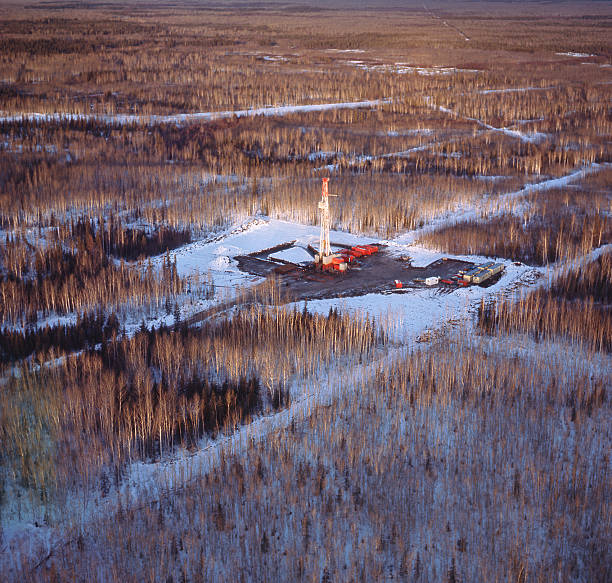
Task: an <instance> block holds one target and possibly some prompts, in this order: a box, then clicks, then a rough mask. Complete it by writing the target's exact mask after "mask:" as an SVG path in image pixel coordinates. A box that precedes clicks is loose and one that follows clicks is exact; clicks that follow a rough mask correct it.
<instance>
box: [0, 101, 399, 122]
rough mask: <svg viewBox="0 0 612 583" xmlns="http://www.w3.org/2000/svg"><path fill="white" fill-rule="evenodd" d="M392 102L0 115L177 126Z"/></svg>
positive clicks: (21, 118) (8, 118) (5, 117)
mask: <svg viewBox="0 0 612 583" xmlns="http://www.w3.org/2000/svg"><path fill="white" fill-rule="evenodd" d="M390 102H391V100H389V99H374V100H368V101H347V102H342V103H320V104H312V105H280V106H274V107H257V108H252V109H238V110H234V111H209V112H199V113H180V114H173V115H129V114H114V115H113V114H96V113H92V114H85V113H17V114H6V113H0V121H7V122H13V121H16V122H23V121H36V122H39V123H50V122H61V121H85V122H87V121H96V122H101V123H106V124H109V125H128V124H145V125H156V124H177V125H180V124H182V123H186V122H196V121H200V122H210V121H215V120H219V119H227V118H233V117H253V116H258V115H263V116H283V115H291V114H293V113H312V112H318V111H331V110H334V109H360V108H370V107H377V106H379V105H383V104H385V103H390Z"/></svg>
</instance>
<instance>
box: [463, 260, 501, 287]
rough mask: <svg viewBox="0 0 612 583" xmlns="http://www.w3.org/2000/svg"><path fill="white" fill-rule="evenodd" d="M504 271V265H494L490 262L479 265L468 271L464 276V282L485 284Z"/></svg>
mask: <svg viewBox="0 0 612 583" xmlns="http://www.w3.org/2000/svg"><path fill="white" fill-rule="evenodd" d="M503 270H504V264H503V263H494V262H493V261H489V262H487V263H482V264H480V265H477V266H476V267H474V268H472V269H470V270H469V271H466V272H465V273H464V274H463V281H467V282H469V283H475V284H479V283H483V282H484V281H487V280H488V279H490V278H491V277H493V276H494V275H497V274H498V273H501V272H502V271H503Z"/></svg>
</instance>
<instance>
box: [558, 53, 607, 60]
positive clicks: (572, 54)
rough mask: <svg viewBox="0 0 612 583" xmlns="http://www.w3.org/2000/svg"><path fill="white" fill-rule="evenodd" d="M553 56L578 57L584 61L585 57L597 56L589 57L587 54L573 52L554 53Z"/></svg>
mask: <svg viewBox="0 0 612 583" xmlns="http://www.w3.org/2000/svg"><path fill="white" fill-rule="evenodd" d="M555 55H559V56H561V57H580V58H581V59H584V58H586V57H596V56H597V55H590V54H589V53H573V52H569V53H555Z"/></svg>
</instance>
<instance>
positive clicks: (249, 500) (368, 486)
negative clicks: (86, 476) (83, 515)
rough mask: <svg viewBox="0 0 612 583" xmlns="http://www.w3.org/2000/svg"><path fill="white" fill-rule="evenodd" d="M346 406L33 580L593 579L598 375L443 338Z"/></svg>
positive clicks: (599, 465) (139, 513)
mask: <svg viewBox="0 0 612 583" xmlns="http://www.w3.org/2000/svg"><path fill="white" fill-rule="evenodd" d="M357 394H358V397H357V395H356V394H354V393H352V392H350V393H348V394H344V395H341V396H340V397H339V400H338V402H336V403H334V404H333V405H332V406H331V407H319V408H317V410H316V411H315V412H314V414H313V415H312V416H310V417H309V418H308V419H305V420H304V421H298V422H296V423H294V424H292V425H291V426H290V427H289V428H287V429H286V430H283V431H281V432H279V433H278V434H275V435H270V436H268V438H267V439H266V440H265V441H264V442H262V443H261V444H258V445H253V446H251V447H249V448H248V449H247V451H246V452H241V453H240V454H236V455H232V454H229V453H228V454H227V455H223V456H221V457H220V459H219V462H218V463H217V464H215V466H214V467H213V468H212V469H211V470H210V472H209V473H207V474H206V475H205V476H203V477H200V478H197V479H194V480H192V481H190V482H189V483H188V484H187V486H186V487H185V488H182V489H180V490H178V491H177V490H169V491H167V492H165V493H163V494H162V495H161V496H160V497H159V498H158V499H156V500H155V502H153V503H151V502H149V501H147V503H146V504H143V505H142V507H140V508H137V509H132V510H125V509H120V510H119V511H118V512H117V513H116V514H113V515H112V516H110V517H108V518H106V517H105V518H102V519H101V520H99V521H98V520H96V521H95V523H94V524H95V527H94V528H92V527H89V528H86V529H84V530H83V531H82V532H81V533H80V534H75V536H74V537H73V538H72V540H71V541H70V542H69V543H68V544H67V545H65V546H61V547H59V548H57V549H56V550H55V551H54V553H53V556H52V558H51V560H50V561H49V562H47V563H45V564H43V565H41V566H40V567H38V568H36V569H35V570H34V571H33V577H34V578H35V579H39V580H46V579H47V578H48V577H50V575H51V573H53V574H55V575H56V576H58V577H60V578H62V577H64V578H70V577H73V576H77V574H78V573H81V572H83V570H85V571H86V572H88V573H95V575H92V577H93V578H94V579H96V580H102V579H105V580H111V581H120V580H133V577H134V573H142V572H143V570H144V569H146V570H147V573H148V576H149V577H150V578H151V579H152V580H169V579H170V578H172V579H173V580H180V579H181V578H183V579H185V580H188V581H207V580H223V581H230V580H232V581H239V580H241V579H242V578H244V579H249V578H253V579H257V580H262V581H263V580H279V579H280V580H316V581H319V580H330V581H338V580H360V581H380V580H384V579H391V578H393V579H403V578H404V579H407V580H411V581H417V582H425V581H448V582H450V581H494V580H496V579H498V580H506V579H508V578H509V579H510V580H512V581H536V582H545V581H550V580H551V579H554V578H556V577H557V575H558V573H559V572H562V573H563V574H564V576H565V577H566V578H567V580H573V581H601V582H603V581H605V580H606V579H607V578H609V575H610V552H609V545H607V542H606V541H607V537H608V533H609V529H610V526H611V525H610V513H609V511H608V509H607V496H608V489H609V488H608V480H607V471H606V467H607V463H608V461H607V460H608V456H609V449H610V437H609V435H607V433H606V427H607V423H608V421H609V417H610V399H609V394H608V393H607V391H606V386H605V381H604V380H603V379H602V378H601V377H600V376H595V377H594V376H593V375H591V374H585V373H582V374H575V375H574V374H572V375H571V376H569V377H568V376H567V375H566V374H565V373H564V371H563V370H562V369H561V368H560V367H559V365H558V363H547V362H546V361H544V360H538V359H535V360H533V361H532V360H523V359H519V358H512V357H508V356H500V355H497V354H487V355H486V358H483V353H482V347H478V346H477V347H472V348H471V347H469V346H465V345H461V344H459V345H457V344H456V343H454V342H450V343H449V341H448V340H444V341H442V342H440V343H439V345H437V346H435V347H434V348H433V349H432V350H428V351H417V352H415V353H412V354H408V355H407V356H406V357H405V358H402V359H399V360H398V361H397V362H395V363H394V364H392V365H391V366H385V367H384V368H381V369H380V370H379V371H378V373H377V374H376V378H375V379H373V380H372V382H371V383H367V384H366V386H364V387H362V388H360V389H359V391H358V393H357ZM118 532H120V533H121V535H120V536H118V534H117V533H118ZM152 532H155V533H156V534H155V536H154V537H152V536H151V535H150V533H152ZM130 549H138V552H136V553H135V552H133V550H130Z"/></svg>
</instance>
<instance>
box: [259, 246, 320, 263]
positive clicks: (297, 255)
mask: <svg viewBox="0 0 612 583" xmlns="http://www.w3.org/2000/svg"><path fill="white" fill-rule="evenodd" d="M269 258H270V259H281V260H283V261H290V262H291V263H305V262H308V263H312V256H311V255H310V253H308V251H306V250H305V249H303V248H302V247H291V249H286V250H285V251H278V252H277V253H274V254H273V255H269Z"/></svg>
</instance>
